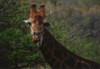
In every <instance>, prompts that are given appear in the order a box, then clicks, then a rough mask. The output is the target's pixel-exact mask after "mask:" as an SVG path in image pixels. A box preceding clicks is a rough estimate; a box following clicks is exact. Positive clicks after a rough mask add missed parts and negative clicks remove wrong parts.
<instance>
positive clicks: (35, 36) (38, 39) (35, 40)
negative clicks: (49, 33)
mask: <svg viewBox="0 0 100 69" xmlns="http://www.w3.org/2000/svg"><path fill="white" fill-rule="evenodd" d="M32 42H33V43H38V42H40V35H33V36H32Z"/></svg>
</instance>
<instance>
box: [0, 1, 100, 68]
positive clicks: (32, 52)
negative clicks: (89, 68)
mask: <svg viewBox="0 0 100 69" xmlns="http://www.w3.org/2000/svg"><path fill="white" fill-rule="evenodd" d="M31 3H36V4H37V7H38V8H39V6H40V4H45V5H46V18H47V21H48V22H49V23H50V24H51V25H52V28H51V29H50V32H51V33H52V35H54V37H55V38H56V39H57V40H58V41H59V42H60V43H61V44H63V45H64V46H66V48H67V49H68V50H70V51H71V52H73V53H75V54H77V55H79V56H81V57H84V58H86V59H89V60H92V61H95V62H97V63H100V0H0V68H4V67H5V68H16V69H18V68H20V69H50V67H49V65H48V64H47V63H46V61H45V59H44V57H43V56H42V54H41V52H40V50H39V49H38V47H37V46H36V45H35V44H33V43H32V41H31V34H30V29H29V27H27V26H26V25H25V24H24V23H23V20H25V19H28V17H29V6H30V4H31Z"/></svg>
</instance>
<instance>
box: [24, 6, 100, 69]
mask: <svg viewBox="0 0 100 69" xmlns="http://www.w3.org/2000/svg"><path fill="white" fill-rule="evenodd" d="M25 22H26V23H31V25H30V28H31V33H32V40H33V42H35V43H39V44H38V47H39V49H40V50H41V52H42V54H43V56H44V58H45V60H46V61H47V63H48V64H49V65H50V67H51V68H52V69H100V64H98V63H96V62H94V61H91V60H88V59H85V58H82V57H80V56H78V55H75V54H74V53H72V52H70V51H69V50H68V49H66V48H65V47H64V46H63V45H61V44H60V43H59V42H58V41H57V40H56V39H55V38H54V37H53V36H52V34H51V33H50V32H49V31H48V29H47V27H46V26H45V25H44V24H45V5H41V6H40V11H39V12H38V13H37V11H36V5H35V4H32V5H31V9H30V17H29V19H28V20H26V21H25Z"/></svg>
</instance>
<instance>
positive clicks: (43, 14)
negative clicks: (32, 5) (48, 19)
mask: <svg viewBox="0 0 100 69" xmlns="http://www.w3.org/2000/svg"><path fill="white" fill-rule="evenodd" d="M40 14H41V16H43V17H45V5H44V4H42V5H40Z"/></svg>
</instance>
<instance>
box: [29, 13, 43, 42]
mask: <svg viewBox="0 0 100 69" xmlns="http://www.w3.org/2000/svg"><path fill="white" fill-rule="evenodd" d="M32 21H33V22H31V26H30V29H31V34H32V41H33V42H39V41H40V40H41V36H42V32H43V29H44V25H43V21H44V20H43V17H42V16H41V15H39V14H36V15H34V18H33V20H32Z"/></svg>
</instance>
